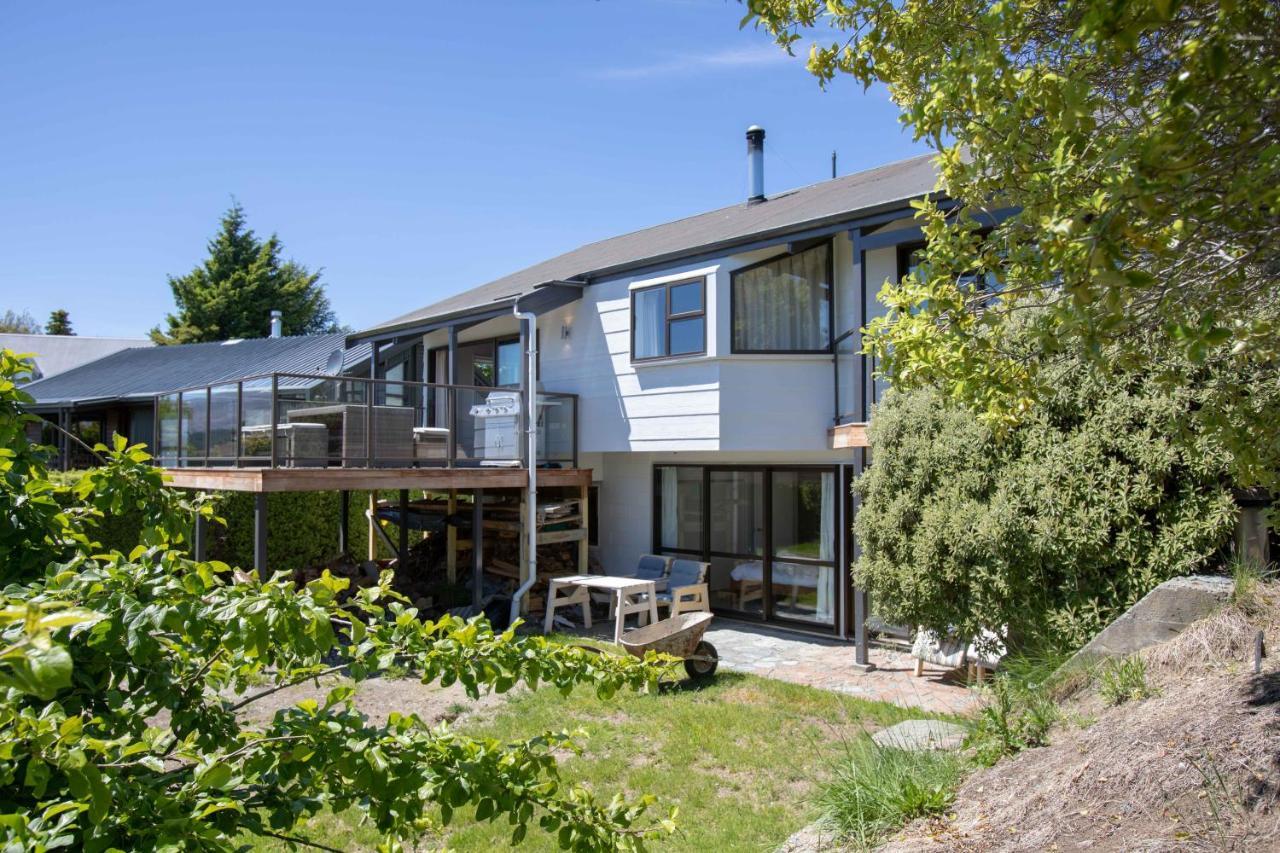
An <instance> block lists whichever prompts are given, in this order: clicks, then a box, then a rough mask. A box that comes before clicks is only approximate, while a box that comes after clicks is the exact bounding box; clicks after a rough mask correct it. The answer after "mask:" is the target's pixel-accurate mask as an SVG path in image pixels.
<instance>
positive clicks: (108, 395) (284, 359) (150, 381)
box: [22, 334, 370, 408]
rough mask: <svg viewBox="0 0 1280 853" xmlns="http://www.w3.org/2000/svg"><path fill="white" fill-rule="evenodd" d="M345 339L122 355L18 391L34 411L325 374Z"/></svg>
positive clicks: (364, 348)
mask: <svg viewBox="0 0 1280 853" xmlns="http://www.w3.org/2000/svg"><path fill="white" fill-rule="evenodd" d="M345 339H346V336H345V335H341V334H336V335H302V336H298V337H292V338H253V339H250V340H242V341H226V342H218V343H208V344H183V345H179V346H168V347H153V348H146V349H127V350H123V351H121V352H117V353H114V354H113V355H109V356H106V357H105V358H101V359H98V360H97V361H95V362H91V363H89V364H85V365H82V366H80V367H76V368H73V369H71V370H68V371H67V372H65V373H62V374H59V375H58V376H52V377H50V378H48V379H42V380H40V381H39V382H32V383H30V384H29V385H25V386H23V389H22V390H23V391H25V392H27V393H28V394H30V395H31V396H33V397H35V399H36V407H37V408H46V407H50V406H57V405H65V404H67V403H72V402H86V401H90V400H104V401H106V400H122V399H141V398H148V397H152V396H154V395H156V394H162V393H164V392H166V391H173V390H177V389H179V388H190V387H192V386H197V385H210V384H214V383H218V382H234V381H236V380H238V379H243V378H244V377H246V376H253V375H255V374H259V373H326V372H328V371H327V370H326V366H327V364H328V361H329V357H330V356H331V355H332V353H333V351H334V350H335V349H344V347H345ZM369 352H370V346H369V345H368V344H361V345H359V346H356V347H352V348H351V349H350V350H347V351H346V352H345V353H344V354H343V370H349V369H350V368H352V367H354V366H355V365H357V364H359V363H360V362H361V361H364V360H366V359H368V358H369Z"/></svg>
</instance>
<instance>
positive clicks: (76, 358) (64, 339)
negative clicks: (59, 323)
mask: <svg viewBox="0 0 1280 853" xmlns="http://www.w3.org/2000/svg"><path fill="white" fill-rule="evenodd" d="M151 345H152V344H151V341H149V340H147V339H146V338H95V337H88V336H85V335H20V334H12V333H7V332H6V333H0V349H8V350H13V351H14V352H16V353H20V354H21V353H31V354H32V358H31V361H32V362H33V363H34V365H35V376H33V377H32V381H35V380H37V379H48V378H49V377H50V376H57V375H58V374H59V373H64V372H66V371H68V370H70V369H71V368H73V367H79V366H80V365H82V364H88V363H89V362H91V361H97V360H98V359H100V358H102V357H103V356H106V355H111V354H112V353H113V352H119V351H120V350H123V349H130V348H132V347H149V346H151Z"/></svg>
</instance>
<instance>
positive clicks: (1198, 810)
mask: <svg viewBox="0 0 1280 853" xmlns="http://www.w3.org/2000/svg"><path fill="white" fill-rule="evenodd" d="M1259 597H1260V600H1259V602H1258V603H1255V604H1254V605H1252V606H1251V607H1249V608H1241V607H1238V606H1231V607H1228V608H1226V609H1225V610H1224V611H1222V612H1221V613H1219V614H1216V615H1214V616H1212V617H1210V618H1208V619H1206V620H1203V621H1202V622H1200V623H1197V624H1196V625H1194V626H1192V627H1191V628H1190V629H1189V630H1188V631H1187V632H1186V633H1184V634H1183V635H1181V636H1179V637H1178V638H1176V639H1174V640H1172V641H1171V642H1169V643H1165V644H1162V645H1160V646H1156V647H1154V648H1152V649H1148V650H1146V651H1145V652H1144V653H1143V659H1144V660H1145V661H1146V664H1147V674H1148V683H1149V684H1150V685H1152V686H1154V687H1155V688H1156V689H1157V690H1158V695H1156V696H1154V697H1152V698H1148V699H1144V700H1141V701H1136V702H1127V703H1124V704H1121V705H1119V706H1116V707H1109V706H1106V705H1105V703H1103V702H1102V701H1101V699H1100V698H1099V697H1098V696H1097V695H1096V693H1095V692H1094V691H1093V690H1092V689H1091V688H1086V689H1084V690H1082V691H1081V692H1080V693H1079V694H1077V695H1076V696H1074V697H1072V698H1071V699H1070V701H1069V702H1068V703H1067V707H1066V711H1067V714H1068V718H1069V719H1074V722H1068V723H1066V724H1064V725H1062V726H1060V727H1059V728H1058V729H1057V730H1056V731H1055V733H1054V736H1053V739H1052V743H1051V744H1050V745H1049V746H1047V747H1043V748H1040V749H1033V750H1027V751H1025V752H1023V753H1021V754H1019V755H1017V756H1015V757H1013V758H1012V759H1006V760H1005V761H1002V762H1000V763H999V764H997V765H995V766H994V767H990V768H987V769H985V770H982V771H979V772H978V773H975V774H974V775H973V776H971V777H970V778H969V779H968V780H967V781H966V782H965V784H964V785H963V786H962V787H961V789H960V791H959V793H958V794H957V797H956V801H955V810H954V813H953V814H952V815H950V816H949V817H948V818H947V819H942V820H933V821H927V822H917V823H916V824H913V825H912V826H910V827H908V828H907V829H906V830H905V831H904V832H903V833H902V834H900V835H899V836H898V837H896V838H895V839H893V840H892V841H891V842H890V843H889V844H888V845H886V847H885V848H884V849H887V850H894V851H909V850H910V851H914V850H922V849H928V850H939V851H942V850H945V851H1031V850H1035V851H1040V850H1063V851H1072V850H1108V851H1110V850H1125V851H1147V850H1233V851H1234V850H1241V851H1243V850H1248V851H1253V850H1276V849H1280V665H1278V662H1277V660H1276V658H1275V657H1272V658H1270V659H1267V660H1265V661H1264V663H1263V669H1262V672H1261V673H1257V674H1255V673H1254V672H1253V671H1252V670H1253V666H1252V664H1253V649H1254V644H1255V641H1256V636H1257V631H1258V630H1259V629H1262V630H1263V631H1264V632H1265V639H1266V645H1267V648H1268V649H1271V650H1273V653H1274V650H1275V649H1277V648H1280V594H1277V591H1276V589H1275V585H1269V587H1268V588H1266V589H1263V590H1262V591H1261V592H1260V593H1259Z"/></svg>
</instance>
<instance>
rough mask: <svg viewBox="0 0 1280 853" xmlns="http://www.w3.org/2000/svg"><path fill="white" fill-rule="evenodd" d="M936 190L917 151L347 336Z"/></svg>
mask: <svg viewBox="0 0 1280 853" xmlns="http://www.w3.org/2000/svg"><path fill="white" fill-rule="evenodd" d="M936 186H937V171H936V170H935V168H934V165H933V155H932V154H923V155H920V156H918V157H912V158H910V159H908V160H901V161H899V162H897V163H890V164H888V165H886V166H879V167H877V168H875V169H869V170H867V171H864V172H857V173H855V174H852V175H846V176H844V177H841V178H835V179H832V180H829V181H823V182H822V183H818V184H813V185H811V186H807V187H802V188H800V189H796V190H790V191H787V192H783V193H779V194H777V195H774V196H770V197H769V198H768V199H767V200H765V201H763V202H760V203H757V204H747V203H745V202H744V203H741V204H735V205H732V206H730V207H724V208H721V209H719V210H713V211H711V212H709V213H702V214H699V215H697V216H690V217H688V218H685V219H677V220H676V221H674V222H667V223H664V224H662V225H655V226H653V227H652V228H644V229H642V230H640V231H633V232H631V233H630V234H623V235H622V236H620V237H612V238H610V239H607V240H601V241H599V242H596V243H588V244H587V245H585V246H582V247H580V248H577V249H574V250H573V251H571V252H566V253H565V254H563V255H558V256H556V257H554V258H551V259H550V260H546V261H543V262H542V263H539V264H534V265H533V266H531V267H527V268H525V269H523V270H520V271H519V272H514V273H512V274H510V275H507V276H504V277H502V278H499V279H497V280H495V281H491V282H489V283H488V284H483V285H481V286H479V287H476V288H472V289H471V290H467V291H465V292H463V293H459V294H457V295H456V296H451V297H449V298H448V299H443V300H441V301H439V302H436V303H434V304H432V305H428V306H427V307H425V308H420V309H418V310H417V311H411V312H409V313H408V314H403V315H401V316H399V317H396V318H395V319H392V320H388V321H387V322H385V323H381V324H379V325H377V326H374V327H373V328H370V329H367V330H365V331H362V332H359V333H357V334H356V335H354V336H353V337H355V338H366V337H370V336H376V335H377V334H379V333H383V332H393V331H395V330H397V329H402V328H408V327H411V326H417V325H421V324H423V323H430V322H432V321H434V320H438V319H441V318H447V317H452V316H457V315H463V314H466V313H469V312H472V311H475V310H479V309H483V308H491V307H494V306H495V304H500V303H502V302H504V301H505V302H509V301H511V300H512V299H514V298H515V297H517V296H522V295H524V294H527V293H530V292H532V291H533V289H534V288H535V287H537V286H538V285H540V284H544V283H546V282H551V281H563V280H570V279H581V278H596V277H600V276H601V275H603V274H610V273H612V272H616V271H621V270H623V269H627V268H630V267H636V266H643V265H647V264H651V263H659V262H666V261H678V260H679V259H680V258H681V257H683V256H690V255H694V254H698V253H701V252H705V251H707V250H709V249H713V248H717V249H718V248H725V249H731V248H732V247H733V246H734V245H735V244H742V243H748V242H751V241H753V240H758V239H761V238H766V237H775V236H776V237H778V238H779V239H785V238H786V236H787V234H789V233H793V232H798V231H802V230H804V229H807V228H814V227H818V226H822V225H827V224H832V223H837V222H840V221H841V220H847V219H853V218H856V217H858V216H859V215H863V214H866V213H870V212H872V211H876V210H878V209H883V208H886V207H890V206H895V205H898V206H901V205H903V204H905V202H907V201H909V200H911V199H915V198H920V197H922V196H925V195H928V194H930V193H932V192H933V191H934V190H935V189H936Z"/></svg>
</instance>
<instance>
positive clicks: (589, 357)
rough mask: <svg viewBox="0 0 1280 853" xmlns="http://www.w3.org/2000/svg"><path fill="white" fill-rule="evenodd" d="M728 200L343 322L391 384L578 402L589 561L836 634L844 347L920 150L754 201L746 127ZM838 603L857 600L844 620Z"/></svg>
mask: <svg viewBox="0 0 1280 853" xmlns="http://www.w3.org/2000/svg"><path fill="white" fill-rule="evenodd" d="M747 141H748V145H747V148H748V197H747V198H745V199H744V200H743V201H742V203H740V204H736V205H733V206H731V207H726V208H722V209H720V210H713V211H711V212H708V213H702V214H699V215H696V216H691V217H689V218H686V219H681V220H678V221H675V222H670V223H666V224H663V225H658V226H655V227H652V228H647V229H644V230H641V231H636V232H634V233H630V234H625V235H622V236H620V237H615V238H612V239H608V240H603V241H600V242H597V243H591V244H588V245H586V246H583V247H581V248H579V249H575V250H573V251H571V252H568V253H566V254H563V255H560V256H558V257H554V258H551V259H549V260H546V261H544V262H542V263H539V264H537V265H535V266H532V267H529V268H527V269H524V270H521V271H519V272H515V273H512V274H511V275H508V276H506V277H504V278H501V279H498V280H497V281H493V282H490V283H488V284H484V285H482V286H480V287H476V288H474V289H472V290H468V291H466V292H464V293H460V294H458V295H456V296H453V297H450V298H448V299H445V300H443V301H441V302H438V303H436V304H434V305H430V306H428V307H426V308H422V309H420V310H417V311H413V312H411V313H409V314H406V315H404V316H401V317H398V318H396V319H393V320H389V321H387V322H386V323H383V324H381V325H379V326H377V327H374V328H371V329H367V330H364V331H362V332H360V333H358V334H356V335H353V336H352V337H351V338H350V339H349V340H350V341H373V342H375V343H376V344H377V345H378V351H379V360H378V372H379V376H381V377H385V378H387V379H390V380H423V381H429V382H439V383H453V384H462V385H482V386H512V387H519V386H520V384H521V383H522V382H523V381H525V377H524V369H523V365H522V361H521V347H522V341H523V340H527V338H526V337H525V336H526V335H527V334H528V329H527V326H526V325H524V324H526V323H527V322H528V321H522V320H520V319H518V318H517V317H516V316H515V315H514V313H513V311H515V310H517V309H518V310H519V311H521V312H531V313H532V314H534V315H535V316H536V326H537V332H538V335H537V342H538V344H537V345H538V382H539V387H540V388H542V389H545V391H547V392H564V393H572V394H576V395H578V415H577V431H578V443H577V466H578V467H580V468H589V469H591V472H592V474H591V481H592V483H593V494H594V495H595V501H594V503H595V505H596V510H595V513H594V515H595V518H594V521H595V522H596V524H597V525H598V529H594V528H593V540H594V541H593V544H594V545H595V546H596V548H597V549H598V550H597V552H598V555H599V558H600V561H601V564H602V566H603V568H604V570H605V571H606V572H607V573H612V574H623V573H628V572H631V571H633V570H634V568H635V566H636V562H637V559H638V557H639V556H640V555H641V554H645V553H661V554H678V555H685V556H690V557H694V558H697V559H699V560H704V561H708V562H709V563H710V564H711V573H710V588H711V601H712V606H713V608H714V610H715V611H716V612H717V613H720V614H723V615H730V616H740V617H743V618H746V619H756V620H763V621H766V622H769V623H776V624H778V625H785V626H792V627H797V628H802V629H807V630H816V631H821V632H829V633H831V634H833V635H836V636H839V637H850V636H853V635H854V634H855V633H857V632H858V626H860V624H861V622H862V621H863V620H862V618H861V617H862V615H863V613H864V612H865V609H864V608H865V597H864V596H861V595H859V594H857V592H856V591H855V590H854V589H852V588H851V586H850V581H849V573H848V571H847V570H846V569H845V567H847V566H848V564H849V563H850V561H851V559H852V556H853V552H854V548H855V547H856V543H854V542H853V541H852V538H851V534H848V533H846V531H848V530H849V529H850V525H851V521H852V514H853V512H855V507H854V506H853V505H852V498H850V497H849V494H850V491H849V485H850V482H851V478H852V477H853V476H854V475H855V473H856V472H857V471H859V470H860V469H861V467H862V466H863V465H864V464H866V462H867V458H866V449H865V443H866V442H865V421H866V419H867V417H868V413H869V412H870V407H871V405H872V404H873V403H874V402H875V400H876V398H877V394H878V389H877V383H876V382H875V381H873V379H872V371H873V367H874V366H873V365H872V364H869V363H868V359H866V358H864V357H863V356H861V355H858V354H857V353H858V351H859V350H860V348H861V341H860V340H859V334H858V329H860V328H861V327H862V326H863V325H864V324H865V323H866V321H867V320H868V319H869V317H870V316H872V315H874V314H875V313H876V311H877V310H879V306H878V303H877V302H876V300H875V294H876V292H877V290H878V289H879V287H880V285H881V284H882V283H883V282H884V281H885V280H886V279H891V278H896V277H898V276H899V275H901V274H902V273H904V272H905V271H906V268H907V265H908V264H909V263H910V262H911V258H912V254H911V252H912V250H913V249H915V248H918V247H919V246H920V241H921V234H920V229H919V227H918V225H917V224H916V222H915V221H914V220H913V219H912V213H913V211H912V209H911V208H910V206H909V203H910V202H911V201H913V200H915V199H919V198H921V197H924V196H926V195H929V194H930V193H932V192H933V191H934V187H935V183H936V173H935V171H934V167H933V165H932V158H931V156H928V155H926V156H920V157H916V158H912V159H909V160H904V161H901V162H897V163H892V164H890V165H887V166H882V167H880V168H876V169H871V170H869V171H865V172H860V173H858V174H853V175H848V176H844V177H840V178H835V179H832V180H829V181H824V182H822V183H819V184H814V185H812V186H808V187H803V188H801V189H797V190H792V191H788V192H781V193H777V194H774V195H765V194H764V191H763V149H764V131H763V130H760V129H759V128H752V129H751V130H749V131H748V132H747ZM855 610H857V611H859V612H857V613H855Z"/></svg>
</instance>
